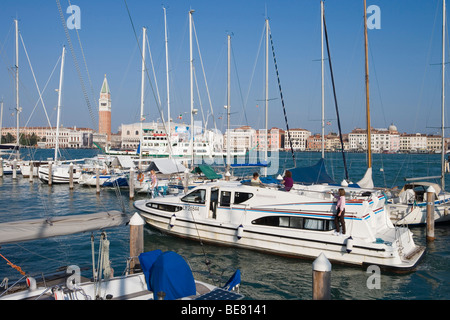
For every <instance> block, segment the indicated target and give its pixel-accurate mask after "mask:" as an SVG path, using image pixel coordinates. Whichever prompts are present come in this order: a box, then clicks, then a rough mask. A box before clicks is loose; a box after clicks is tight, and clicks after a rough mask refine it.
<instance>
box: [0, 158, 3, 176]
mask: <svg viewBox="0 0 450 320" xmlns="http://www.w3.org/2000/svg"><path fill="white" fill-rule="evenodd" d="M0 177H3V158H2V157H0Z"/></svg>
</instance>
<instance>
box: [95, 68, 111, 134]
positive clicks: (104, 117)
mask: <svg viewBox="0 0 450 320" xmlns="http://www.w3.org/2000/svg"><path fill="white" fill-rule="evenodd" d="M98 111H99V117H98V119H99V120H98V133H103V134H106V135H107V141H108V142H109V141H111V92H110V91H109V85H108V80H106V74H105V79H104V80H103V85H102V90H101V91H100V100H99V106H98Z"/></svg>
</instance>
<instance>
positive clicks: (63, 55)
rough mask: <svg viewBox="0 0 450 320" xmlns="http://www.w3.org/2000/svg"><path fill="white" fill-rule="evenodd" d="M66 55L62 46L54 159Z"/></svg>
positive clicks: (56, 154) (56, 158) (57, 148)
mask: <svg viewBox="0 0 450 320" xmlns="http://www.w3.org/2000/svg"><path fill="white" fill-rule="evenodd" d="M65 57H66V47H65V46H63V51H62V56H61V72H60V74H59V87H58V109H57V115H56V140H55V141H56V142H55V161H57V160H58V151H59V125H60V124H59V119H60V116H61V100H62V99H61V96H62V82H63V78H64V61H65Z"/></svg>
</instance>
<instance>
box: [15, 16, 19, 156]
mask: <svg viewBox="0 0 450 320" xmlns="http://www.w3.org/2000/svg"><path fill="white" fill-rule="evenodd" d="M14 24H15V27H16V128H17V131H16V143H17V149H16V155H17V159H18V158H19V155H20V150H19V147H20V136H19V134H20V132H19V114H20V107H19V21H18V20H17V19H16V20H14Z"/></svg>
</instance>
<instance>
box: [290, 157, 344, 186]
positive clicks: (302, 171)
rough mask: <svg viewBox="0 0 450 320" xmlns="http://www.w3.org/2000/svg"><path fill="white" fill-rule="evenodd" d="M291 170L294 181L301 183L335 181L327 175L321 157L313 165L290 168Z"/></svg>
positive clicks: (333, 182)
mask: <svg viewBox="0 0 450 320" xmlns="http://www.w3.org/2000/svg"><path fill="white" fill-rule="evenodd" d="M289 171H291V172H292V179H293V180H294V182H296V183H302V184H321V183H330V184H335V183H336V182H335V181H334V180H333V179H332V178H331V177H330V176H329V175H328V173H327V169H326V168H325V161H324V159H323V158H321V159H320V160H319V161H318V162H317V163H316V164H315V165H313V166H310V167H299V168H294V169H290V170H289Z"/></svg>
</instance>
